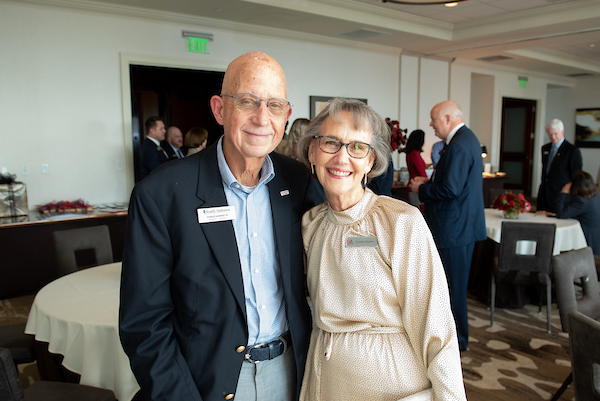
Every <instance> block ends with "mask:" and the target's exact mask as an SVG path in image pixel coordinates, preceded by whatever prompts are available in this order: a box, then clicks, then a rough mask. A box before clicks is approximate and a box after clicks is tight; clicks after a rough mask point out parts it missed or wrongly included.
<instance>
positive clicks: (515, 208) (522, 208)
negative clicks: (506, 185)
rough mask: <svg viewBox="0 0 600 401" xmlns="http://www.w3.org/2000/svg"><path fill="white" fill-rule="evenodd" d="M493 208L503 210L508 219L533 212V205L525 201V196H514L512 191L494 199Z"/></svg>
mask: <svg viewBox="0 0 600 401" xmlns="http://www.w3.org/2000/svg"><path fill="white" fill-rule="evenodd" d="M492 208H494V209H498V210H503V211H504V215H505V216H506V217H512V218H517V217H518V215H519V213H525V212H528V211H530V210H531V203H529V202H528V201H527V199H525V196H523V194H513V193H512V192H511V191H507V192H506V193H503V194H502V195H498V196H497V197H496V199H494V203H493V204H492Z"/></svg>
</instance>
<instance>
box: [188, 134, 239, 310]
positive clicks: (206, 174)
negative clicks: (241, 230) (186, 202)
mask: <svg viewBox="0 0 600 401" xmlns="http://www.w3.org/2000/svg"><path fill="white" fill-rule="evenodd" d="M199 160H200V162H199V169H200V173H199V175H198V188H197V189H196V196H197V197H198V199H200V201H202V203H201V206H200V207H201V208H210V207H217V206H227V198H226V197H225V191H224V190H223V182H222V180H221V174H220V172H219V166H218V163H217V146H216V144H215V145H213V146H211V147H209V148H207V149H205V150H204V151H203V152H201V154H200V155H199ZM202 230H203V231H204V233H205V234H206V240H207V242H208V244H209V246H210V248H211V249H212V251H213V254H214V256H215V258H216V259H217V262H218V265H219V267H220V268H221V271H222V272H223V275H224V276H225V280H227V283H228V284H229V287H230V288H231V291H232V292H233V294H234V295H235V299H236V300H237V302H238V305H239V306H240V309H241V310H242V311H243V313H244V318H246V304H245V296H244V284H243V282H242V267H241V265H240V257H239V253H238V249H237V241H236V239H235V232H234V230H233V224H232V222H231V221H219V222H215V223H204V224H202Z"/></svg>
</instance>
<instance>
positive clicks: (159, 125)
mask: <svg viewBox="0 0 600 401" xmlns="http://www.w3.org/2000/svg"><path fill="white" fill-rule="evenodd" d="M145 127H146V139H144V142H142V146H141V149H140V179H142V178H144V177H145V176H147V175H148V174H150V172H151V171H152V170H154V169H155V168H157V167H158V166H160V165H161V164H162V163H164V162H166V161H168V160H169V155H168V154H167V152H166V151H165V150H164V149H163V148H162V146H161V145H160V142H161V141H162V140H164V139H165V121H164V120H163V119H162V118H161V117H149V118H148V119H147V120H146V123H145Z"/></svg>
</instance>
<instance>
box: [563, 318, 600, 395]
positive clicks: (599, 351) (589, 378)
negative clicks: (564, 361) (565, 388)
mask: <svg viewBox="0 0 600 401" xmlns="http://www.w3.org/2000/svg"><path fill="white" fill-rule="evenodd" d="M599 338H600V322H598V321H596V320H594V319H592V318H590V317H588V316H586V315H584V314H583V313H581V312H578V311H571V312H570V313H569V343H570V344H571V366H572V367H573V383H574V384H575V399H576V400H578V401H579V400H581V401H584V400H585V401H594V400H596V401H598V400H600V341H598V339H599Z"/></svg>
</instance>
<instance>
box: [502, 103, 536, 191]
mask: <svg viewBox="0 0 600 401" xmlns="http://www.w3.org/2000/svg"><path fill="white" fill-rule="evenodd" d="M535 111H536V101H535V100H523V99H510V98H503V99H502V132H501V135H502V139H501V141H502V143H501V147H500V170H501V171H504V172H506V173H507V174H510V177H509V178H507V179H506V181H505V183H504V188H507V189H520V190H522V191H523V193H525V194H530V193H531V181H532V180H531V175H532V170H533V139H534V133H535Z"/></svg>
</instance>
